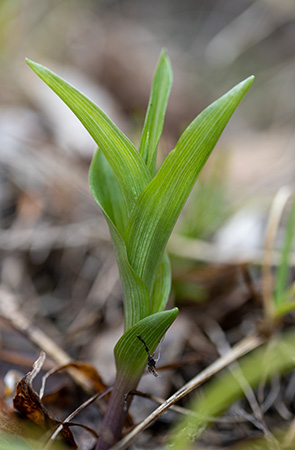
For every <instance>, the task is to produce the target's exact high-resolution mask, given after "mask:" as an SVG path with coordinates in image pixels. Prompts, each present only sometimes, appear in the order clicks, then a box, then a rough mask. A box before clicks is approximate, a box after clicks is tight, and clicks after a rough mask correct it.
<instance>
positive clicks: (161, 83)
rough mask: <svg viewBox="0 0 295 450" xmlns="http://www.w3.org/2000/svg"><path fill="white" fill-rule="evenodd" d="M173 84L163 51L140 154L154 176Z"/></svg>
mask: <svg viewBox="0 0 295 450" xmlns="http://www.w3.org/2000/svg"><path fill="white" fill-rule="evenodd" d="M171 84H172V69H171V65H170V61H169V59H168V57H167V55H166V52H165V51H162V53H161V55H160V58H159V62H158V65H157V67H156V70H155V75H154V79H153V84H152V89H151V94H150V100H149V105H148V109H147V112H146V117H145V122H144V127H143V131H142V136H141V141H140V145H139V152H140V153H141V155H142V157H143V159H144V161H145V163H146V165H147V167H148V169H149V171H150V173H151V175H152V176H153V175H154V172H155V164H156V156H157V147H158V142H159V139H160V137H161V134H162V130H163V124H164V118H165V112H166V108H167V103H168V97H169V94H170V89H171Z"/></svg>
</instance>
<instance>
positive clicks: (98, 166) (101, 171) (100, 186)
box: [89, 149, 127, 234]
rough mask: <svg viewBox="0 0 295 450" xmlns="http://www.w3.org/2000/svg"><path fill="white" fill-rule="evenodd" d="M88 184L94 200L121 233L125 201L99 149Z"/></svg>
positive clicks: (123, 227) (124, 218)
mask: <svg viewBox="0 0 295 450" xmlns="http://www.w3.org/2000/svg"><path fill="white" fill-rule="evenodd" d="M89 186H90V190H91V192H92V195H93V197H94V198H95V200H96V202H97V203H98V204H99V206H100V207H101V208H102V209H103V210H104V211H106V212H107V214H108V216H109V218H110V219H111V221H112V222H113V223H114V225H115V226H116V228H117V229H118V231H119V232H120V233H121V234H122V233H123V231H124V230H125V227H126V223H127V208H126V202H125V199H124V197H123V194H122V191H121V189H120V186H119V183H118V181H117V179H116V177H115V175H114V172H113V170H112V168H111V166H110V165H109V163H108V162H107V160H106V158H105V156H104V154H103V153H102V151H101V150H100V149H97V151H96V152H95V154H94V156H93V159H92V163H91V166H90V171H89Z"/></svg>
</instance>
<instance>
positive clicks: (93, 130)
mask: <svg viewBox="0 0 295 450" xmlns="http://www.w3.org/2000/svg"><path fill="white" fill-rule="evenodd" d="M26 61H27V63H28V65H29V66H30V67H31V68H32V69H33V71H34V72H35V73H36V74H37V75H38V76H39V77H40V78H41V79H42V80H43V81H44V82H45V83H46V84H47V85H48V86H49V87H50V88H51V89H52V90H53V91H54V92H55V93H56V94H57V95H58V96H59V97H60V98H61V99H62V100H63V101H64V102H65V104H66V105H68V107H69V108H70V109H71V110H72V111H73V113H74V114H75V115H76V116H77V117H78V119H79V120H80V122H81V123H82V124H83V125H84V127H85V128H86V130H87V131H88V132H89V134H90V135H91V136H92V137H93V139H94V140H95V142H96V143H97V145H98V147H99V148H100V149H101V151H102V152H103V154H104V155H105V157H106V159H107V161H108V163H109V164H110V166H111V168H112V169H113V171H114V174H115V176H116V178H117V180H118V182H119V185H120V187H121V190H122V192H123V195H124V197H125V200H126V205H127V209H128V211H131V209H132V207H133V205H134V202H135V201H136V199H137V197H138V196H139V194H140V193H141V191H142V190H143V189H144V188H145V186H146V185H147V184H148V182H149V181H150V178H151V177H150V173H149V171H148V169H147V167H146V165H145V162H144V160H143V159H142V157H141V155H140V154H139V152H138V151H137V150H136V148H135V147H134V145H133V144H132V143H131V142H130V140H129V139H128V138H127V137H126V136H125V135H124V134H123V133H122V132H121V131H120V130H119V129H118V128H117V127H116V125H115V124H114V123H113V122H112V121H111V120H110V119H109V117H108V116H107V115H106V114H105V113H104V112H103V111H102V110H101V109H100V108H99V107H98V106H96V105H95V104H94V103H93V102H91V101H90V100H89V99H88V98H87V97H85V96H84V95H83V94H82V93H81V92H79V91H78V90H77V89H75V88H74V87H73V86H71V85H70V84H69V83H67V82H66V81H64V80H63V79H62V78H60V77H59V76H58V75H56V74H55V73H53V72H52V71H51V70H49V69H47V68H46V67H44V66H42V65H40V64H37V63H35V62H33V61H30V60H29V59H26Z"/></svg>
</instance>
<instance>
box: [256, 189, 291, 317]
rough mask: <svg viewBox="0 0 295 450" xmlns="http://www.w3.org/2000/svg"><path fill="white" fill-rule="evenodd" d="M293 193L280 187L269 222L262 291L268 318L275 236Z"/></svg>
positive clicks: (271, 312) (270, 313)
mask: <svg viewBox="0 0 295 450" xmlns="http://www.w3.org/2000/svg"><path fill="white" fill-rule="evenodd" d="M291 195H292V191H291V190H290V189H289V188H288V187H286V186H284V187H282V188H281V189H279V191H278V192H277V194H276V195H275V197H274V199H273V203H272V206H271V210H270V213H269V218H268V224H267V229H266V234H265V245H264V254H263V260H262V293H263V303H264V309H265V313H266V316H267V318H271V317H272V315H273V301H272V292H273V277H272V272H271V268H272V264H273V257H272V251H273V248H274V243H275V238H276V235H277V231H278V227H279V223H280V221H281V218H282V214H283V211H284V208H285V206H286V204H287V202H288V200H289V198H290V197H291Z"/></svg>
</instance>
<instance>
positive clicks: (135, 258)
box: [125, 77, 254, 292]
mask: <svg viewBox="0 0 295 450" xmlns="http://www.w3.org/2000/svg"><path fill="white" fill-rule="evenodd" d="M253 80H254V77H249V78H248V79H246V80H245V81H243V82H241V83H239V84H238V85H237V86H235V87H234V88H233V89H231V90H230V91H229V92H228V93H227V94H225V95H224V96H223V97H221V98H220V99H218V100H217V101H216V102H214V103H212V104H211V105H210V106H209V107H208V108H206V109H205V110H204V111H203V112H202V113H201V114H200V115H199V116H198V117H197V118H196V119H195V120H194V121H193V122H192V123H191V124H190V125H189V127H188V128H187V129H186V130H185V131H184V133H183V134H182V136H181V137H180V139H179V141H178V143H177V145H176V147H175V149H174V150H173V151H172V152H171V153H170V154H169V155H168V157H167V158H166V159H165V161H164V163H163V164H162V166H161V168H160V170H159V172H158V173H157V175H156V176H155V177H154V178H153V180H152V181H151V182H150V184H149V185H148V186H147V187H146V188H145V189H144V191H143V192H142V193H141V195H140V196H139V198H138V200H137V202H136V204H135V206H134V208H133V210H132V212H131V214H130V217H129V220H128V225H127V230H126V239H125V240H126V247H127V249H128V257H129V261H130V264H131V265H132V267H133V268H134V270H135V271H136V273H137V274H138V276H139V277H140V278H142V279H143V281H144V282H145V284H146V286H147V288H148V291H149V292H151V291H152V289H153V283H154V278H155V273H156V270H157V266H158V263H159V261H160V258H161V257H162V254H163V251H164V248H165V246H166V243H167V240H168V238H169V236H170V234H171V232H172V229H173V227H174V225H175V223H176V220H177V218H178V216H179V214H180V212H181V209H182V208H183V206H184V204H185V201H186V200H187V197H188V195H189V193H190V191H191V189H192V187H193V185H194V183H195V181H196V179H197V177H198V175H199V173H200V171H201V169H202V168H203V166H204V164H205V162H206V161H207V159H208V157H209V155H210V153H211V151H212V150H213V148H214V146H215V144H216V142H217V140H218V138H219V136H220V135H221V133H222V131H223V129H224V128H225V126H226V124H227V122H228V121H229V119H230V117H231V115H232V114H233V112H234V110H235V109H236V107H237V106H238V104H239V103H240V101H241V100H242V98H243V97H244V95H245V94H246V92H247V91H248V90H249V89H250V87H251V85H252V83H253Z"/></svg>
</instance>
